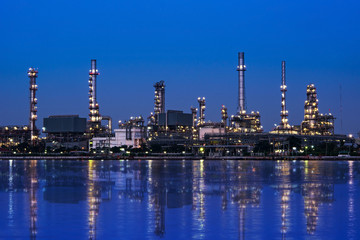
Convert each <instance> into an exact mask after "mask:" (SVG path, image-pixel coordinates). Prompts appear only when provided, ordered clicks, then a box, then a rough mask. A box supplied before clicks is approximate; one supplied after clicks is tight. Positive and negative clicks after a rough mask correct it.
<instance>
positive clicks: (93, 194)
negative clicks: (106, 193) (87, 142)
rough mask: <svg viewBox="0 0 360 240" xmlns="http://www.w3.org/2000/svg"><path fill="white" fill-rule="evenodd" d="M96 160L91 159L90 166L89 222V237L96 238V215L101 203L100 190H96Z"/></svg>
mask: <svg viewBox="0 0 360 240" xmlns="http://www.w3.org/2000/svg"><path fill="white" fill-rule="evenodd" d="M95 167H96V165H95V162H94V161H93V160H89V166H88V192H87V193H88V209H89V216H88V224H89V239H95V238H96V217H97V215H98V213H99V205H100V199H99V197H98V196H97V195H98V192H97V190H95V184H94V178H95V176H94V170H95Z"/></svg>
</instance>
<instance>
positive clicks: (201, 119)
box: [197, 97, 206, 126]
mask: <svg viewBox="0 0 360 240" xmlns="http://www.w3.org/2000/svg"><path fill="white" fill-rule="evenodd" d="M198 103H199V110H200V111H199V120H198V122H197V124H198V126H200V125H203V124H204V123H205V108H206V106H205V97H202V98H201V97H198Z"/></svg>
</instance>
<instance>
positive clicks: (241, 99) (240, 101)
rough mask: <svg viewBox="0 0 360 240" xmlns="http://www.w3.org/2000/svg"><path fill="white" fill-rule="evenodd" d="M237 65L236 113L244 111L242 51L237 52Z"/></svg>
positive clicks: (243, 62) (244, 67)
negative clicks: (237, 97) (237, 90)
mask: <svg viewBox="0 0 360 240" xmlns="http://www.w3.org/2000/svg"><path fill="white" fill-rule="evenodd" d="M238 60H239V65H238V66H237V69H236V70H237V71H238V72H239V73H238V77H239V93H238V95H239V99H238V113H245V112H246V109H245V71H246V66H245V59H244V52H239V53H238Z"/></svg>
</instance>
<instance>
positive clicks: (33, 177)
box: [29, 160, 38, 239]
mask: <svg viewBox="0 0 360 240" xmlns="http://www.w3.org/2000/svg"><path fill="white" fill-rule="evenodd" d="M36 163H37V162H36V160H30V170H29V171H30V186H29V194H30V239H36V233H37V228H36V222H37V198H36V191H37V188H38V180H37V171H36Z"/></svg>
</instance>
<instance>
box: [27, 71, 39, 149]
mask: <svg viewBox="0 0 360 240" xmlns="http://www.w3.org/2000/svg"><path fill="white" fill-rule="evenodd" d="M28 76H29V78H30V134H31V144H32V145H35V143H36V140H37V138H38V131H37V129H36V125H35V122H36V119H37V107H36V104H37V99H36V91H37V85H36V78H37V77H38V71H37V70H35V69H34V68H29V71H28Z"/></svg>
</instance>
